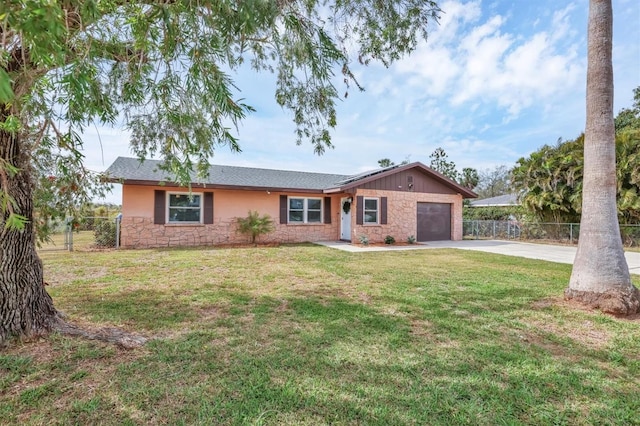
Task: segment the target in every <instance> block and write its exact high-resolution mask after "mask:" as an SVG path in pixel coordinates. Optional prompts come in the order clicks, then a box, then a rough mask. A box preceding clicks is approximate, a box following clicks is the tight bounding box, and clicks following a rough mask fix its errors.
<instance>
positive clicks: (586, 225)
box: [565, 0, 640, 315]
mask: <svg viewBox="0 0 640 426" xmlns="http://www.w3.org/2000/svg"><path fill="white" fill-rule="evenodd" d="M612 37H613V11H612V5H611V0H590V2H589V28H588V58H587V60H588V66H587V123H586V128H585V140H584V178H583V190H582V219H581V221H580V240H579V242H578V252H577V254H576V258H575V261H574V265H573V271H572V274H571V279H570V282H569V287H568V288H567V289H566V290H565V298H567V299H573V300H576V301H579V302H581V303H583V304H586V305H588V306H591V307H593V308H597V309H601V310H602V311H604V312H609V313H614V314H621V315H629V314H632V313H635V312H638V309H639V308H640V294H639V292H638V290H637V289H636V288H635V287H634V286H633V285H632V284H631V279H630V276H629V267H628V266H627V261H626V259H625V257H624V250H623V248H622V240H621V238H620V227H619V224H618V211H617V205H616V158H615V129H614V121H613V66H612V59H611V49H612Z"/></svg>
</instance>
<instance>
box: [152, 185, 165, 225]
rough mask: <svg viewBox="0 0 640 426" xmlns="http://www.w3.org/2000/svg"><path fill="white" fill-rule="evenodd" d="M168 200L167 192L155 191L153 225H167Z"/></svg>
mask: <svg viewBox="0 0 640 426" xmlns="http://www.w3.org/2000/svg"><path fill="white" fill-rule="evenodd" d="M165 208H166V199H165V191H162V190H155V191H154V199H153V223H154V224H156V225H163V224H164V223H165V214H166V213H165V212H166V210H165Z"/></svg>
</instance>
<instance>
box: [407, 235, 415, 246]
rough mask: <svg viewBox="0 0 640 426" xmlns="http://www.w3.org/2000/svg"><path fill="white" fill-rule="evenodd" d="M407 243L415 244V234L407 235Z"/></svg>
mask: <svg viewBox="0 0 640 426" xmlns="http://www.w3.org/2000/svg"><path fill="white" fill-rule="evenodd" d="M407 243H409V244H415V243H416V236H415V235H409V236H408V237H407Z"/></svg>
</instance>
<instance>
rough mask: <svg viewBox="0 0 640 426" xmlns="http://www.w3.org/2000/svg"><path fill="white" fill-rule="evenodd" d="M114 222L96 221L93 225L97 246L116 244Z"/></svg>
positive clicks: (112, 245) (113, 245)
mask: <svg viewBox="0 0 640 426" xmlns="http://www.w3.org/2000/svg"><path fill="white" fill-rule="evenodd" d="M116 229H117V228H116V223H115V221H111V220H103V221H100V222H97V223H95V224H94V226H93V236H94V239H95V242H96V246H97V247H115V246H116Z"/></svg>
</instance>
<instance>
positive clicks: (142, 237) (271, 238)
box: [120, 212, 340, 248]
mask: <svg viewBox="0 0 640 426" xmlns="http://www.w3.org/2000/svg"><path fill="white" fill-rule="evenodd" d="M333 214H334V216H335V217H332V221H331V222H332V223H331V224H317V225H315V224H304V225H302V224H300V225H281V224H279V223H277V221H278V220H277V218H274V222H276V223H275V224H274V225H275V231H273V232H271V233H269V234H266V235H261V236H259V237H258V240H257V241H258V242H261V243H301V242H307V241H328V240H336V239H337V238H338V232H339V227H340V217H339V213H337V212H336V213H333ZM236 229H237V225H236V222H235V220H234V219H226V220H223V219H221V218H214V223H213V224H211V225H181V224H165V225H155V224H154V223H153V219H152V218H146V217H126V216H125V217H123V218H122V224H121V234H120V240H121V245H122V247H124V248H156V247H178V246H207V245H223V244H236V243H248V242H250V237H248V236H246V235H243V234H240V233H238V232H236Z"/></svg>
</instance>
